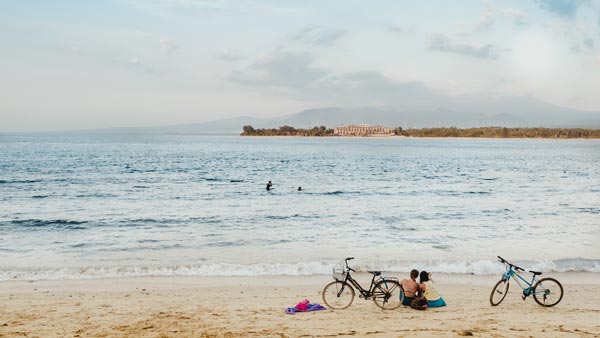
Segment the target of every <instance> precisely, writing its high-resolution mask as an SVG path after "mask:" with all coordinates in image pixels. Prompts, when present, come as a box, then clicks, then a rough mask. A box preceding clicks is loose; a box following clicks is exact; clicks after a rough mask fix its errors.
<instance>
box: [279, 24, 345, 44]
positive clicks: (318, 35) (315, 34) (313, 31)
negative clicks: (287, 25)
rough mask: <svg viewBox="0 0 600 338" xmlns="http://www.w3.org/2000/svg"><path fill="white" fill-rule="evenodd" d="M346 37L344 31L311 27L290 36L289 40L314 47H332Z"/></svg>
mask: <svg viewBox="0 0 600 338" xmlns="http://www.w3.org/2000/svg"><path fill="white" fill-rule="evenodd" d="M344 35H346V31H345V30H342V29H332V28H323V27H319V26H309V27H305V28H303V29H301V30H299V31H297V32H295V33H292V34H289V35H288V39H289V40H292V41H300V42H303V43H305V44H308V45H313V46H320V47H331V46H333V45H334V44H335V43H336V42H337V41H338V40H339V39H340V38H342V37H343V36H344Z"/></svg>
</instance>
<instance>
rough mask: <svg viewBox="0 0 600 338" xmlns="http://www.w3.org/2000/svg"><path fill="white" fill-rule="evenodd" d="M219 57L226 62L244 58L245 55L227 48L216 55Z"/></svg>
mask: <svg viewBox="0 0 600 338" xmlns="http://www.w3.org/2000/svg"><path fill="white" fill-rule="evenodd" d="M216 57H217V59H219V60H221V61H225V62H236V61H240V60H243V59H244V57H243V56H242V55H241V54H240V53H239V52H238V51H235V50H229V49H225V50H223V51H221V52H220V53H219V54H217V55H216Z"/></svg>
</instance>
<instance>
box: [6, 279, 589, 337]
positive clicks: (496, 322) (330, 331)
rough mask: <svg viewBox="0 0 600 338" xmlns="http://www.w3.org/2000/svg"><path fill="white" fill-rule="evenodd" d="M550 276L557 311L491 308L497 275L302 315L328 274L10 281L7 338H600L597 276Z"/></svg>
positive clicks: (514, 296) (517, 305)
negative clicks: (401, 302) (425, 295)
mask: <svg viewBox="0 0 600 338" xmlns="http://www.w3.org/2000/svg"><path fill="white" fill-rule="evenodd" d="M390 275H396V276H399V274H390ZM545 275H546V274H544V275H543V276H545ZM548 275H550V276H553V277H556V278H557V279H558V280H560V281H561V282H562V284H563V286H564V289H565V296H564V298H563V300H562V302H561V303H560V304H558V305H557V306H556V307H553V308H543V307H541V306H539V305H537V304H536V303H535V302H534V300H533V299H532V298H528V299H527V300H526V301H523V300H522V299H521V297H520V295H519V292H518V291H520V290H518V288H517V287H516V285H515V284H513V285H511V292H509V294H508V296H507V298H506V299H505V300H504V302H503V303H502V304H500V305H499V306H497V307H492V306H490V304H489V302H488V298H489V294H490V291H491V288H492V287H493V285H494V283H495V282H496V281H497V280H498V276H472V275H450V274H435V275H434V279H435V281H436V283H437V285H438V288H439V290H440V292H441V294H442V296H443V297H444V298H445V299H446V302H447V303H448V306H447V307H444V308H439V309H428V310H426V311H416V310H412V309H410V308H406V307H402V308H400V309H397V310H391V311H382V310H380V309H379V308H377V307H376V306H375V304H373V302H372V301H365V300H364V299H359V298H358V296H357V297H356V298H355V300H354V303H353V304H352V305H351V306H350V307H349V308H347V309H345V310H339V311H331V310H326V311H317V312H309V313H299V314H296V315H287V314H285V313H284V310H285V308H286V307H291V306H294V305H295V304H296V303H297V302H298V301H300V300H302V299H304V298H308V299H309V300H310V301H311V302H313V303H322V299H321V295H320V292H321V290H322V289H323V286H324V285H325V284H326V283H329V282H330V281H331V277H330V276H301V277H296V276H269V277H266V276H260V277H139V278H116V279H95V280H66V281H35V282H28V281H8V282H0V337H347V336H354V337H458V336H460V333H462V334H465V332H460V331H461V330H466V331H470V332H471V333H472V334H473V336H475V337H600V274H594V273H550V274H548ZM359 280H360V281H361V282H365V284H367V283H368V281H369V276H368V275H366V274H360V275H359Z"/></svg>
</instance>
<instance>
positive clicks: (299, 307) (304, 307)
mask: <svg viewBox="0 0 600 338" xmlns="http://www.w3.org/2000/svg"><path fill="white" fill-rule="evenodd" d="M325 309H326V308H325V307H324V306H322V305H321V304H317V303H315V304H311V303H310V301H309V300H308V299H305V300H303V301H301V302H300V303H298V304H296V306H294V307H288V308H287V309H285V313H287V314H288V315H293V314H295V313H296V312H310V311H319V310H325Z"/></svg>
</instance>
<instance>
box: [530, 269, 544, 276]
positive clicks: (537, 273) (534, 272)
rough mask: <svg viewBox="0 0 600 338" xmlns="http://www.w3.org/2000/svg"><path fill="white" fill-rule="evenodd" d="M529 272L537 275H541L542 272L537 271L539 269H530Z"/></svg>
mask: <svg viewBox="0 0 600 338" xmlns="http://www.w3.org/2000/svg"><path fill="white" fill-rule="evenodd" d="M529 272H531V273H532V274H533V275H534V276H537V275H541V274H542V273H541V272H539V271H532V270H529Z"/></svg>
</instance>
